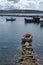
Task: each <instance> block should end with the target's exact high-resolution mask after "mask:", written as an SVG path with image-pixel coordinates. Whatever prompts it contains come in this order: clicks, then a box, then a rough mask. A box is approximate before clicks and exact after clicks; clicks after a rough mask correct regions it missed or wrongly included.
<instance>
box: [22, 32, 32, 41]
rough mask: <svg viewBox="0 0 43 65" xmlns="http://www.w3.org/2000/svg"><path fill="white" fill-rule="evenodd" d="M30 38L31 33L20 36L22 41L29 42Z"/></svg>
mask: <svg viewBox="0 0 43 65" xmlns="http://www.w3.org/2000/svg"><path fill="white" fill-rule="evenodd" d="M31 40H32V35H31V34H28V33H27V34H25V35H23V36H22V41H25V42H29V41H31Z"/></svg>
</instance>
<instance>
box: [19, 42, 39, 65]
mask: <svg viewBox="0 0 43 65" xmlns="http://www.w3.org/2000/svg"><path fill="white" fill-rule="evenodd" d="M34 55H35V54H34V51H33V48H32V44H31V43H29V42H22V57H21V58H20V59H19V65H38V64H37V60H36V59H35V58H34Z"/></svg>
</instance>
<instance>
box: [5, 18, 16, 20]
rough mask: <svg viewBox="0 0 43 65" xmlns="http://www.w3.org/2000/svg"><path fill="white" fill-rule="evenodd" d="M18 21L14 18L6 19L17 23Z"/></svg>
mask: <svg viewBox="0 0 43 65" xmlns="http://www.w3.org/2000/svg"><path fill="white" fill-rule="evenodd" d="M15 20H16V19H14V18H6V21H15Z"/></svg>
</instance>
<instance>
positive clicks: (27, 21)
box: [24, 18, 33, 23]
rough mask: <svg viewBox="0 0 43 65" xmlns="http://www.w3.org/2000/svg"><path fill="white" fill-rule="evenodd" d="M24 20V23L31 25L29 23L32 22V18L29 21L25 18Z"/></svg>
mask: <svg viewBox="0 0 43 65" xmlns="http://www.w3.org/2000/svg"><path fill="white" fill-rule="evenodd" d="M24 20H25V22H26V23H28V22H29V23H31V22H32V21H33V19H32V18H31V19H27V18H25V19H24Z"/></svg>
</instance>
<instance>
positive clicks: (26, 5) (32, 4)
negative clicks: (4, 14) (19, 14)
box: [0, 0, 43, 10]
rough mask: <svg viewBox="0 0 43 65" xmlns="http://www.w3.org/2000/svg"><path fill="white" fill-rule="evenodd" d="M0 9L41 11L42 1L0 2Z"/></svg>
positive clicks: (3, 0)
mask: <svg viewBox="0 0 43 65" xmlns="http://www.w3.org/2000/svg"><path fill="white" fill-rule="evenodd" d="M0 9H37V10H43V0H0Z"/></svg>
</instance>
